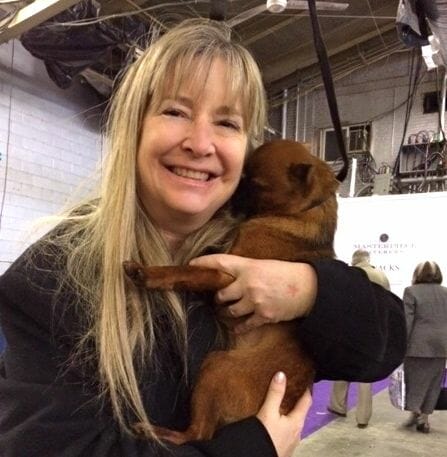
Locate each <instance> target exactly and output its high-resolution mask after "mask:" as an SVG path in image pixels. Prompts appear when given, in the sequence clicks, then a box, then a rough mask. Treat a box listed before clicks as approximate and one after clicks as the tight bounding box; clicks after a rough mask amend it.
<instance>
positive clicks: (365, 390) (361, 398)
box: [328, 251, 390, 427]
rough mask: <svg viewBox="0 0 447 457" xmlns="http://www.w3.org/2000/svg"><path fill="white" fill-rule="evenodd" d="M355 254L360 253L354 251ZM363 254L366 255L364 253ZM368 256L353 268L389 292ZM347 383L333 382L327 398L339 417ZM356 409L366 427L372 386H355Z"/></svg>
mask: <svg viewBox="0 0 447 457" xmlns="http://www.w3.org/2000/svg"><path fill="white" fill-rule="evenodd" d="M356 252H357V253H358V252H360V251H356ZM365 254H367V253H366V252H365ZM367 259H369V254H368V255H367V258H365V259H363V260H361V261H357V262H354V261H353V266H354V267H356V268H361V269H362V270H363V271H364V272H365V273H366V274H367V275H368V279H369V280H370V281H371V282H373V283H375V284H379V285H380V286H382V287H383V288H384V289H386V290H390V282H389V281H388V278H387V277H386V275H385V273H384V272H383V271H382V270H378V269H377V268H375V267H374V266H372V265H371V264H370V263H369V260H367ZM349 387H350V382H349V381H344V380H343V381H335V382H334V384H333V386H332V391H331V395H330V398H329V406H328V410H329V411H330V412H332V413H335V414H338V415H340V416H346V414H347V411H348V394H349ZM357 390H358V395H357V407H356V410H355V419H356V421H357V425H358V426H359V427H366V426H367V425H368V423H369V420H370V419H371V415H372V404H373V402H372V386H371V384H370V383H363V382H362V383H359V384H358V386H357Z"/></svg>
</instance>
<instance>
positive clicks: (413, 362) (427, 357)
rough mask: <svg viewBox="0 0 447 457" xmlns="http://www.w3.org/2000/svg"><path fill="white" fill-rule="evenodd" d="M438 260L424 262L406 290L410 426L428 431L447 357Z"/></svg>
mask: <svg viewBox="0 0 447 457" xmlns="http://www.w3.org/2000/svg"><path fill="white" fill-rule="evenodd" d="M441 283H442V272H441V270H440V268H439V265H438V264H437V263H436V262H422V263H420V264H419V265H417V267H416V269H415V270H414V273H413V279H412V285H411V286H410V287H407V288H406V289H405V290H404V295H403V300H404V305H405V315H406V319H407V332H408V348H407V353H406V355H405V359H404V377H405V393H406V398H405V409H407V410H408V411H411V416H410V419H409V420H408V422H407V423H406V425H407V426H412V425H416V429H417V430H418V431H419V432H422V433H429V431H430V424H429V421H428V416H429V415H430V414H432V413H433V409H434V407H435V404H436V400H437V399H438V396H439V392H440V391H441V383H442V379H443V374H444V369H445V366H446V358H447V288H446V287H443V286H441Z"/></svg>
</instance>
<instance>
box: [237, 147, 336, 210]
mask: <svg viewBox="0 0 447 457" xmlns="http://www.w3.org/2000/svg"><path fill="white" fill-rule="evenodd" d="M337 187H338V181H337V180H336V178H335V175H334V173H333V172H332V170H331V168H330V167H329V165H328V164H327V163H326V162H324V161H322V160H320V159H319V158H317V157H315V156H314V155H312V154H311V153H310V152H309V151H308V150H307V149H306V147H305V146H304V145H302V144H301V143H297V142H295V141H289V140H278V141H274V142H271V143H266V144H264V145H262V146H261V147H259V148H258V149H256V150H255V151H254V152H253V154H252V155H251V157H250V158H249V159H248V161H247V164H246V167H245V176H244V178H243V179H242V181H241V184H240V186H239V188H238V190H237V192H236V196H235V207H236V209H237V210H240V211H242V212H244V213H245V214H246V215H248V216H253V215H263V214H272V215H294V214H298V213H301V212H303V211H306V210H308V209H310V208H313V207H315V206H318V205H320V204H321V203H323V202H324V201H326V200H328V199H330V198H334V197H335V192H336V190H337Z"/></svg>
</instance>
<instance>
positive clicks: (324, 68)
mask: <svg viewBox="0 0 447 457" xmlns="http://www.w3.org/2000/svg"><path fill="white" fill-rule="evenodd" d="M308 3H309V13H310V18H311V23H312V32H313V37H314V44H315V50H316V51H317V55H318V62H319V64H320V69H321V75H322V77H323V82H324V88H325V90H326V97H327V101H328V104H329V111H330V113H331V119H332V125H333V126H334V130H335V136H336V139H337V144H338V149H339V151H340V154H341V157H342V159H343V167H342V169H341V170H340V171H339V172H338V174H337V179H338V180H339V181H340V182H342V181H344V179H345V178H346V176H347V175H348V169H349V159H348V155H347V153H346V145H345V139H344V136H343V131H342V128H341V122H340V117H339V115H338V107H337V99H336V97H335V90H334V83H333V80H332V73H331V67H330V65H329V59H328V56H327V51H326V46H325V44H324V41H323V38H322V36H321V30H320V24H319V22H318V16H317V8H316V5H315V0H308Z"/></svg>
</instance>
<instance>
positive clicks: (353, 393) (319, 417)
mask: <svg viewBox="0 0 447 457" xmlns="http://www.w3.org/2000/svg"><path fill="white" fill-rule="evenodd" d="M386 387H388V379H383V380H382V381H378V382H375V383H373V385H372V391H373V394H376V393H378V392H380V391H381V390H383V389H384V388H386ZM331 389H332V381H320V382H317V383H316V384H314V388H313V395H312V398H313V401H312V407H311V409H310V412H309V414H308V415H307V418H306V422H305V423H304V429H303V433H302V434H301V436H302V438H304V437H306V436H308V435H310V434H311V433H313V432H315V431H317V430H318V429H320V428H321V427H324V426H325V425H327V424H329V422H331V421H332V420H334V419H336V418H337V417H338V416H336V415H335V414H332V413H330V412H329V411H328V410H327V409H326V407H327V405H328V404H329V395H330V392H331ZM356 402H357V385H356V384H355V383H353V384H352V385H351V386H350V389H349V394H348V409H351V408H353V407H354V406H355V404H356Z"/></svg>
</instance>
